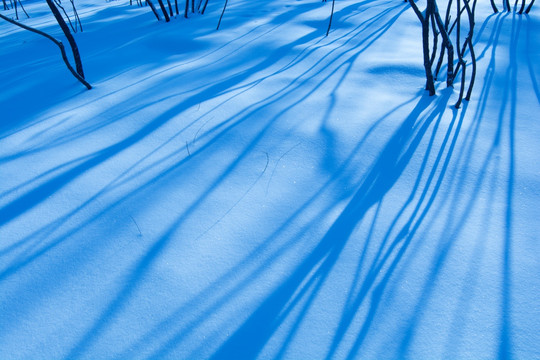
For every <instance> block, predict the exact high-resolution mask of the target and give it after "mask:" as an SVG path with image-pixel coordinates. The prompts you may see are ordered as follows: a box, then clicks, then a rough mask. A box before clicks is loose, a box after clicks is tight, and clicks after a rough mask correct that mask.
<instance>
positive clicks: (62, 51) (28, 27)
mask: <svg viewBox="0 0 540 360" xmlns="http://www.w3.org/2000/svg"><path fill="white" fill-rule="evenodd" d="M0 19H3V20H6V21H7V22H9V23H12V24H13V25H16V26H18V27H21V28H23V29H25V30H28V31H30V32H33V33H35V34H38V35H41V36H44V37H46V38H47V39H49V40H51V41H52V42H53V43H55V44H56V45H57V46H58V47H59V48H60V52H61V53H62V59H63V60H64V63H65V64H66V66H67V68H68V69H69V71H70V72H71V74H72V75H73V76H75V77H76V78H77V80H79V81H80V82H81V83H82V84H83V85H84V86H86V88H87V89H88V90H90V89H91V88H92V85H90V84H89V83H88V82H87V81H86V80H85V79H84V78H83V77H82V76H80V75H79V74H78V73H77V72H76V71H75V69H73V67H72V66H71V64H70V63H69V60H68V57H67V55H66V49H65V47H64V44H62V42H61V41H59V40H57V39H55V38H54V37H52V36H51V35H49V34H47V33H45V32H43V31H41V30H38V29H34V28H32V27H30V26H27V25H24V24H21V23H20V22H18V21H15V20H13V19H10V18H8V17H6V16H4V15H2V14H0Z"/></svg>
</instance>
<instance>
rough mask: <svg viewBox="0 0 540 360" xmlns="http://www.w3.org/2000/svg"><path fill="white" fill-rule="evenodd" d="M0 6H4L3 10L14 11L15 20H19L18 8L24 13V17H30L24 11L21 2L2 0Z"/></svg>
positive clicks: (19, 0)
mask: <svg viewBox="0 0 540 360" xmlns="http://www.w3.org/2000/svg"><path fill="white" fill-rule="evenodd" d="M2 5H3V6H4V10H10V9H13V10H15V18H16V19H17V20H19V7H20V8H21V10H22V11H23V12H24V14H25V15H26V17H30V15H28V13H27V12H26V10H25V9H24V6H23V4H22V3H21V0H9V1H6V0H2Z"/></svg>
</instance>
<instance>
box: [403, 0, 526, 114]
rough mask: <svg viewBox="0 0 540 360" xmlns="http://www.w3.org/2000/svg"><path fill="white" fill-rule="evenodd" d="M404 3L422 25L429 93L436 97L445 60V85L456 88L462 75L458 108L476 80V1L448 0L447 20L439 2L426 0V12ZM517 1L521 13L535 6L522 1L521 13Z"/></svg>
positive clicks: (411, 1) (506, 4)
mask: <svg viewBox="0 0 540 360" xmlns="http://www.w3.org/2000/svg"><path fill="white" fill-rule="evenodd" d="M405 1H408V2H409V4H411V7H412V9H413V10H414V12H415V14H416V16H417V17H418V19H419V20H420V23H421V24H422V45H423V54H424V69H425V72H426V90H427V91H428V92H429V94H430V95H434V94H435V81H436V80H437V77H438V76H439V72H440V71H441V68H442V65H443V62H444V61H445V58H446V86H447V87H453V86H454V81H455V80H456V78H457V77H458V75H460V79H461V83H460V90H459V96H458V100H457V102H456V104H455V107H456V108H459V107H460V106H461V103H462V102H463V99H465V100H467V101H469V100H470V98H471V93H472V89H473V86H474V80H475V78H476V56H475V53H474V47H473V42H472V39H473V35H474V17H475V11H476V2H477V0H448V1H447V4H446V5H447V6H446V14H445V17H444V21H443V19H442V16H441V14H440V12H439V7H438V5H437V0H426V9H425V10H424V11H421V10H420V9H419V8H418V5H417V4H416V3H415V1H414V0H405ZM490 2H491V7H492V8H493V11H494V12H498V11H499V10H498V9H497V6H496V5H495V1H494V0H490ZM518 2H519V0H515V3H514V9H515V11H517V12H518V13H519V14H522V13H525V14H528V13H529V11H530V10H531V7H532V5H533V4H534V0H532V1H531V2H530V3H529V5H528V6H527V7H526V0H521V4H520V6H519V10H518ZM503 6H504V9H505V10H506V11H511V9H512V7H511V6H510V0H503ZM439 37H440V39H442V44H441V47H440V49H439V48H438V47H439ZM467 60H469V61H470V64H468V63H467ZM469 65H470V68H471V75H470V76H468V77H467V74H466V72H467V70H468V66H469ZM460 71H461V72H460ZM467 80H468V84H467ZM466 88H467V90H466V91H465V89H466Z"/></svg>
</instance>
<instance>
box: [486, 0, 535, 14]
mask: <svg viewBox="0 0 540 360" xmlns="http://www.w3.org/2000/svg"><path fill="white" fill-rule="evenodd" d="M490 2H491V7H492V8H493V12H495V13H498V12H499V9H498V8H497V5H495V0H490ZM533 4H534V0H531V1H530V2H529V5H528V6H527V0H521V4H519V0H515V2H514V11H517V13H518V14H523V13H525V14H528V13H529V11H531V8H532V6H533ZM518 6H519V10H518ZM503 9H504V11H506V12H510V11H512V6H510V0H503Z"/></svg>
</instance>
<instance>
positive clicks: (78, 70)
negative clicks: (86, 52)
mask: <svg viewBox="0 0 540 360" xmlns="http://www.w3.org/2000/svg"><path fill="white" fill-rule="evenodd" d="M3 1H4V9H6V7H7V3H6V1H5V0H3ZM10 2H11V0H10ZM17 2H19V4H20V0H14V2H13V3H14V4H15V5H13V8H15V9H16V6H17V5H16V4H17ZM46 2H47V5H48V6H49V9H50V10H51V13H52V14H53V16H54V18H55V19H56V22H57V23H58V25H59V26H60V28H61V29H62V32H63V33H64V35H65V37H66V39H67V40H68V42H69V46H70V48H71V52H72V54H73V60H74V61H75V69H73V66H71V64H70V62H69V59H68V57H67V54H66V49H65V46H64V44H63V43H62V42H61V41H60V40H58V39H56V38H54V37H53V36H51V35H49V34H47V33H45V32H43V31H41V30H38V29H36V28H33V27H30V26H28V25H25V24H22V23H20V22H19V21H17V20H18V17H17V20H14V19H11V18H9V17H7V16H5V15H2V14H0V19H2V20H5V21H7V22H9V23H11V24H13V25H16V26H19V27H21V28H23V29H25V30H28V31H30V32H33V33H35V34H38V35H41V36H43V37H45V38H47V39H49V40H51V41H52V42H53V43H54V44H56V46H58V48H59V49H60V53H61V54H62V60H63V61H64V63H65V64H66V66H67V68H68V70H69V71H70V72H71V74H72V75H73V76H75V78H76V79H77V80H79V81H80V82H81V83H82V84H83V85H84V86H86V87H87V88H88V89H91V88H92V86H91V85H90V84H89V83H88V82H87V81H86V80H85V77H84V71H83V66H82V60H81V55H80V53H79V48H78V46H77V43H76V42H75V38H74V37H73V34H72V33H71V31H70V29H69V27H68V25H67V23H66V21H65V20H64V18H63V17H62V13H61V12H60V11H61V10H62V12H63V13H64V14H65V16H66V18H67V19H68V21H69V25H70V27H71V29H73V31H74V32H76V31H77V30H76V29H77V24H78V27H79V28H80V30H81V31H82V25H81V20H80V19H79V15H78V14H77V10H76V9H75V4H74V3H73V0H70V2H71V5H72V7H73V12H74V18H75V20H74V21H73V22H72V21H71V19H70V17H69V16H68V15H67V12H66V10H65V9H64V7H62V4H61V0H46ZM21 8H22V4H21ZM8 9H9V8H8ZM23 9H24V8H23ZM60 9H61V10H60ZM25 13H26V12H25ZM26 15H27V16H28V14H26Z"/></svg>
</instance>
